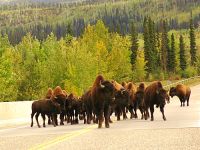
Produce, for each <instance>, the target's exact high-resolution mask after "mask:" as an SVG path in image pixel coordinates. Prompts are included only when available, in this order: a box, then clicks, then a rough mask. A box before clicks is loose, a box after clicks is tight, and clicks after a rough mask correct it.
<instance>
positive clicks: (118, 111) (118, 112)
mask: <svg viewBox="0 0 200 150" xmlns="http://www.w3.org/2000/svg"><path fill="white" fill-rule="evenodd" d="M120 112H121V111H120V109H119V108H116V109H115V115H116V116H117V121H120Z"/></svg>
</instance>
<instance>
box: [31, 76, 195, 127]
mask: <svg viewBox="0 0 200 150" xmlns="http://www.w3.org/2000/svg"><path fill="white" fill-rule="evenodd" d="M190 93H191V90H190V88H189V87H187V86H185V85H182V84H179V85H177V86H176V87H171V88H170V91H169V94H168V91H167V90H165V89H164V88H163V85H162V83H161V82H159V81H155V82H152V83H151V84H150V85H149V86H147V87H146V85H145V84H144V83H140V84H139V86H138V87H137V86H136V85H135V84H133V83H132V82H129V83H126V82H123V83H122V84H119V83H117V82H116V81H109V80H105V79H104V77H103V76H102V75H98V76H97V77H96V79H95V81H94V83H93V85H92V86H91V87H90V88H89V90H88V91H86V92H85V93H84V94H83V95H82V96H81V97H77V96H76V95H74V94H69V95H68V94H67V92H66V91H64V90H62V89H61V88H60V87H59V86H57V87H56V88H55V89H54V90H52V89H51V88H49V89H48V92H47V94H46V96H45V98H43V99H41V100H37V101H34V102H33V103H32V114H31V127H32V126H33V117H34V115H35V118H36V121H37V125H38V127H40V124H39V122H38V116H39V115H40V114H41V116H42V119H43V127H45V116H47V117H48V124H53V125H54V126H57V125H58V119H57V116H58V115H59V117H60V125H64V121H66V122H67V123H71V124H78V123H79V120H84V124H91V122H93V123H97V124H98V128H101V127H102V124H103V122H105V127H106V128H109V126H110V125H109V124H110V123H112V120H111V118H110V116H111V115H112V114H113V113H115V116H116V117H117V120H120V117H121V116H123V119H127V112H128V111H129V112H130V119H132V118H138V115H137V110H138V109H139V110H140V112H141V119H145V120H147V119H148V118H149V117H150V119H151V121H153V120H154V116H153V113H154V105H156V107H157V108H158V107H159V108H160V111H161V113H162V117H163V120H166V117H165V114H164V107H165V104H166V102H167V103H169V102H170V98H169V96H171V97H173V96H177V97H178V98H179V99H180V102H181V106H185V101H187V106H189V98H190ZM149 110H150V114H149Z"/></svg>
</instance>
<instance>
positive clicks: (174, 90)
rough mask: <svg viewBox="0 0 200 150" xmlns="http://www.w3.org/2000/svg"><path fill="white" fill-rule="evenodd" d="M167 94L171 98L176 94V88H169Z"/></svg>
mask: <svg viewBox="0 0 200 150" xmlns="http://www.w3.org/2000/svg"><path fill="white" fill-rule="evenodd" d="M169 95H170V96H171V98H173V97H174V96H175V95H176V88H175V87H171V88H170V90H169Z"/></svg>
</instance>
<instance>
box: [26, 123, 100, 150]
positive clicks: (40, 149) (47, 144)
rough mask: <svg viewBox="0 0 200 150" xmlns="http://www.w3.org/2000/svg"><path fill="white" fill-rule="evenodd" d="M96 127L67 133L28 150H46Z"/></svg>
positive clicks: (92, 126)
mask: <svg viewBox="0 0 200 150" xmlns="http://www.w3.org/2000/svg"><path fill="white" fill-rule="evenodd" d="M96 127H97V125H91V126H89V127H87V128H84V129H81V130H78V131H74V132H71V133H67V134H65V135H62V136H59V137H57V138H55V139H53V140H50V141H47V142H44V143H42V144H39V145H36V146H34V147H32V148H30V149H29V150H44V149H47V148H49V147H51V146H53V145H55V144H58V143H60V142H63V141H66V140H69V139H72V138H74V137H77V136H80V135H82V134H84V133H87V132H89V131H91V130H93V129H94V128H96Z"/></svg>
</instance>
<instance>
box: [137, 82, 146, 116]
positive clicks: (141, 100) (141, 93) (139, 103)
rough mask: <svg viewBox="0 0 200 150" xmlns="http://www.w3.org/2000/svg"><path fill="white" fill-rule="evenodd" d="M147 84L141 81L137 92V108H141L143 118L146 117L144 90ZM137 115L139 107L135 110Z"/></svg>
mask: <svg viewBox="0 0 200 150" xmlns="http://www.w3.org/2000/svg"><path fill="white" fill-rule="evenodd" d="M145 88H146V85H145V84H144V83H140V84H139V86H138V87H137V92H136V93H135V98H136V105H137V107H136V108H139V110H140V112H141V115H142V116H141V119H143V118H144V91H145ZM135 113H136V116H137V109H136V110H135Z"/></svg>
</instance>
